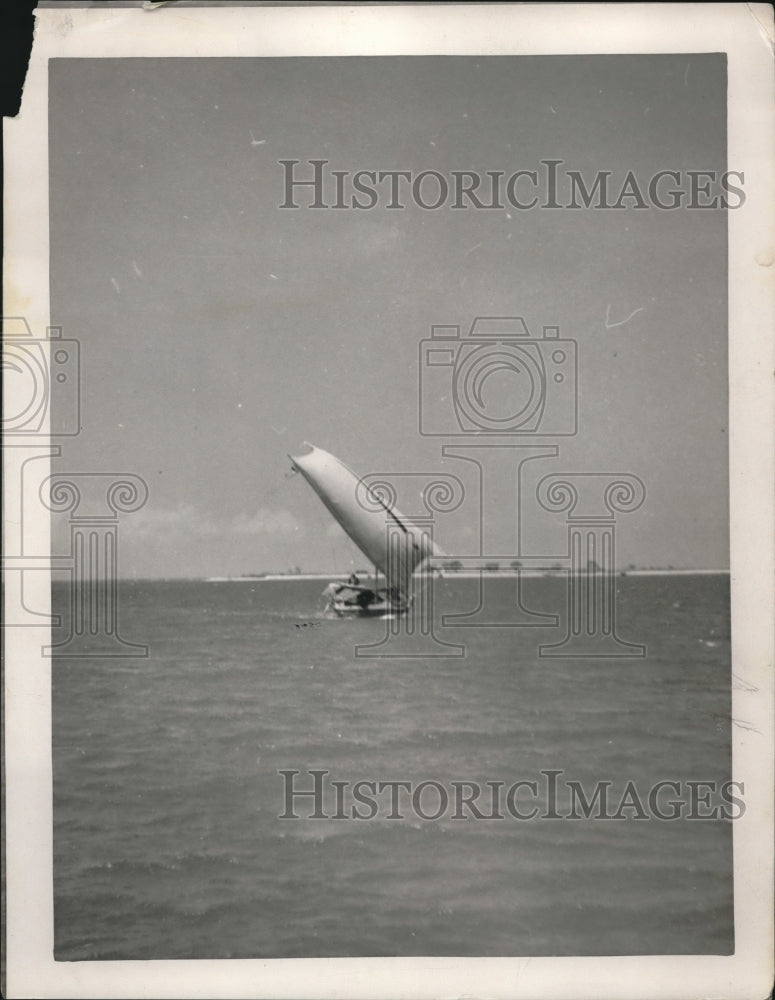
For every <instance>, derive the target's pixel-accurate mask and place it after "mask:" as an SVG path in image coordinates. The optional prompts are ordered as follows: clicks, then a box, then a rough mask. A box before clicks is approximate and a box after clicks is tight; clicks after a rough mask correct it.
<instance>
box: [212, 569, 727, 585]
mask: <svg viewBox="0 0 775 1000" xmlns="http://www.w3.org/2000/svg"><path fill="white" fill-rule="evenodd" d="M434 572H435V573H436V575H437V576H440V577H442V578H444V579H460V580H476V579H478V578H479V577H480V576H483V575H486V576H488V577H502V578H516V576H517V575H518V571H517V570H513V569H498V570H493V569H484V568H482V569H478V570H477V569H465V570H452V569H443V570H436V571H434ZM567 572H568V571H567V569H523V570H521V571H519V575H521V576H522V577H523V578H524V577H534V578H535V577H553V576H563V575H564V574H565V573H567ZM351 575H352V574H351V573H257V574H255V575H248V574H246V575H244V576H207V577H204V578H202V579H203V580H204V582H205V583H264V582H266V583H277V582H278V581H285V580H347V579H348V578H349V577H350V576H351ZM356 575H357V577H358V579H359V580H372V579H374V576H373V574H372V573H357V574H356ZM613 575H614V576H729V570H728V569H620V570H616V571H615V572H614V574H613Z"/></svg>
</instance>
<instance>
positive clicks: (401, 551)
mask: <svg viewBox="0 0 775 1000" xmlns="http://www.w3.org/2000/svg"><path fill="white" fill-rule="evenodd" d="M308 447H309V448H310V449H311V450H310V451H309V452H308V453H307V454H306V455H300V456H298V457H297V456H293V455H290V456H289V458H290V459H291V461H292V462H293V465H294V468H296V469H298V471H299V472H301V474H302V475H303V476H304V478H305V479H306V480H307V482H308V483H309V484H310V486H311V487H312V489H313V490H314V491H315V493H317V495H318V496H319V497H320V499H321V501H322V502H323V504H324V505H325V506H326V508H327V509H328V511H329V512H330V513H331V514H332V516H333V517H334V518H335V519H336V521H337V522H338V523H339V524H340V525H341V526H342V528H343V529H344V530H345V532H346V533H347V534H348V535H349V537H350V538H351V539H352V541H353V542H354V543H355V544H356V545H357V546H358V548H359V549H360V550H361V552H362V553H363V554H364V556H366V558H367V559H369V560H370V561H371V562H372V563H373V564H374V568H375V570H379V571H381V572H382V575H383V576H384V577H385V581H386V583H387V586H388V587H389V588H396V589H397V590H398V591H399V593H401V594H402V595H404V596H408V594H409V587H410V579H411V575H412V573H413V572H414V570H415V568H416V567H417V566H418V565H419V564H420V563H421V562H422V561H423V559H426V558H427V557H428V556H431V555H437V554H438V552H437V549H436V547H435V546H434V545H433V543H432V542H431V541H430V539H429V537H428V535H427V534H426V533H425V532H423V531H422V530H421V529H420V528H419V527H418V526H417V525H415V524H412V522H411V521H410V520H409V519H408V518H406V517H404V515H403V514H401V512H400V511H398V510H395V509H393V508H390V507H388V506H387V504H384V503H383V502H382V501H381V500H380V499H379V498H378V497H376V496H375V497H374V498H373V501H374V502H373V504H372V505H371V507H370V508H368V509H367V508H366V507H364V506H363V505H362V504H361V503H359V501H358V497H357V492H356V491H357V489H358V484H359V482H360V480H359V479H358V477H357V476H356V475H355V473H354V472H352V471H351V470H350V469H348V468H347V466H346V465H345V464H344V463H343V462H340V461H339V459H338V458H335V457H334V456H333V455H330V454H329V453H328V452H327V451H323V449H322V448H316V447H315V446H314V445H308ZM389 546H390V556H389V555H388V547H389ZM375 584H376V580H375Z"/></svg>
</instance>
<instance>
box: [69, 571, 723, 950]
mask: <svg viewBox="0 0 775 1000" xmlns="http://www.w3.org/2000/svg"><path fill="white" fill-rule="evenodd" d="M323 586H324V584H323V583H321V582H320V581H307V580H293V579H288V580H285V581H263V582H262V581H259V580H250V581H247V580H246V581H242V582H195V581H190V582H186V581H179V582H161V581H152V582H131V583H129V582H123V583H122V584H121V587H120V629H121V632H122V635H123V637H124V638H125V639H126V640H127V641H131V642H139V643H145V644H147V645H148V647H149V655H148V656H147V657H145V658H143V657H140V658H131V657H126V658H113V659H92V658H63V657H59V658H55V659H54V661H53V664H52V674H53V762H54V854H55V857H54V895H55V955H56V958H57V959H59V960H86V959H171V958H230V957H234V958H258V957H299V956H390V955H464V956H479V955H490V956H496V955H514V956H517V955H536V956H539V955H543V956H547V955H621V954H635V955H646V954H667V953H673V954H675V953H678V954H680V953H684V954H696V953H708V954H728V953H730V952H731V951H732V950H733V947H734V939H733V907H732V904H733V896H732V890H733V884H732V828H733V826H734V821H733V819H729V818H724V817H719V818H716V819H695V820H691V819H689V818H687V816H686V814H685V812H684V813H682V815H681V816H680V817H679V818H677V819H675V820H661V819H659V818H656V817H655V816H654V815H653V814H651V812H650V811H649V810H648V809H647V812H648V815H647V816H646V817H645V818H643V817H640V818H637V816H636V813H637V811H638V810H637V809H625V810H623V811H622V813H621V814H620V816H619V817H618V818H617V819H606V818H595V815H594V813H593V814H592V815H591V816H590V818H588V819H587V818H584V817H583V815H582V816H580V818H577V819H571V818H567V817H564V816H563V813H566V812H567V794H566V793H567V787H566V785H565V784H564V783H565V782H566V781H567V780H575V781H578V782H579V783H580V786H581V787H583V789H584V790H585V792H587V793H588V794H590V793H592V792H593V791H594V789H595V788H596V787H597V783H599V782H610V783H611V792H612V793H614V792H615V795H614V804H615V802H616V800H617V798H618V796H619V795H620V793H621V790H622V789H623V788H624V787H625V785H626V783H627V782H633V784H634V787H635V788H636V789H637V791H638V792H639V793H640V794H642V796H643V798H644V799H645V797H646V796H647V794H648V792H649V789H650V788H652V787H653V786H654V784H655V783H656V782H659V781H667V780H672V781H677V782H679V783H680V791H681V795H683V796H684V797H685V796H686V783H687V782H689V781H715V782H718V783H721V782H723V781H726V780H728V779H729V778H730V777H731V772H730V768H731V749H730V748H731V719H730V704H731V672H730V634H729V582H728V577H726V576H723V575H719V576H659V577H654V576H652V577H631V576H628V577H621V578H617V615H618V621H617V630H618V633H619V635H620V636H621V638H622V639H623V640H626V641H630V642H634V643H641V644H643V645H645V646H646V655H645V656H644V657H630V658H628V657H621V658H595V657H592V658H586V659H580V658H579V659H564V658H547V657H542V656H540V655H539V653H538V647H539V646H540V645H541V644H542V643H543V644H547V643H551V642H557V641H559V639H561V638H562V635H563V634H564V632H563V629H564V620H563V618H562V617H561V620H560V623H559V625H558V626H557V627H555V628H550V627H537V628H536V627H533V628H502V627H500V628H498V627H491V628H484V627H480V628H474V627H472V628H442V627H441V623H440V622H439V621H437V624H436V631H437V633H438V635H439V638H440V639H442V640H443V641H446V642H449V643H457V644H460V645H463V646H464V647H465V649H464V653H465V655H463V656H418V657H414V658H410V657H403V658H402V657H393V656H386V655H383V656H365V657H364V656H358V655H356V654H355V647H356V646H357V645H360V646H367V645H369V644H374V643H377V642H379V641H380V640H381V639H384V638H385V636H386V629H387V628H388V627H389V626H388V624H387V623H386V622H384V621H380V620H365V619H359V620H354V621H345V620H340V619H337V620H329V619H327V618H326V617H325V616H324V614H323V612H322V604H321V601H320V591H321V590H322V589H323ZM478 586H479V584H478V582H477V581H471V580H443V581H440V582H439V584H438V587H439V588H440V589H439V591H438V593H437V594H436V598H437V599H436V606H437V612H438V611H439V609H443V610H445V611H448V610H449V609H450V608H451V609H452V610H455V608H457V610H466V608H468V609H470V608H473V607H476V600H477V594H476V593H475V591H476V588H478ZM488 586H490V587H491V588H493V590H494V595H495V601H496V604H497V602H501V606H502V609H505V610H508V609H509V608H510V607H511V606H512V605H513V603H514V588H515V582H514V580H508V579H499V580H494V581H492V582H489V581H488ZM524 591H525V592H524V594H523V599H524V600H525V602H526V603H527V605H528V606H531V607H535V608H541V609H542V610H545V611H549V610H551V611H555V612H559V613H562V610H563V608H564V605H565V581H564V580H563V579H560V578H555V579H551V578H547V579H536V580H527V581H525V582H524ZM492 597H493V595H492V592H491V593H490V595H489V597H488V599H489V600H492ZM54 598H55V605H56V606H57V609H58V610H59V611H60V612H62V613H63V615H64V619H65V620H64V624H63V630H62V631H63V632H64V631H66V629H67V606H68V601H69V592H68V590H67V589H66V588H65V587H59V586H55V592H54ZM496 610H497V609H496ZM496 617H497V616H496ZM55 639H56V636H55ZM390 648H391V647H390V646H389V644H388V646H387V647H384V650H383V651H384V652H389V650H390ZM426 652H427V649H426ZM312 770H318V771H325V772H327V774H326V776H325V781H326V782H331V781H333V780H336V781H340V782H342V783H349V784H347V785H346V787H345V784H342V786H341V787H342V788H343V789H345V791H346V795H347V798H346V799H343V811H344V813H345V818H340V819H334V818H331V817H332V814H334V813H336V812H337V811H338V810H337V806H336V803H335V801H334V798H333V797H332V796H333V795H334V789H333V787H332V786H330V785H326V795H327V796H328V799H327V801H326V804H325V807H324V810H323V811H324V812H325V814H326V815H325V818H322V819H312V818H309V813H310V812H311V811H313V810H314V801H313V798H312V797H307V798H303V797H296V798H295V799H293V800H292V803H291V804H292V810H291V811H292V812H295V813H296V814H297V815H299V817H300V818H299V819H289V818H285V819H282V818H280V817H281V815H282V814H283V813H284V811H285V809H286V805H287V803H286V792H287V781H288V776H287V775H285V776H283V775H282V774H281V773H280V772H281V771H297V772H299V773H298V774H297V775H296V776H295V778H294V779H293V780H294V781H295V782H296V784H295V785H294V786H293V788H295V789H297V790H298V789H302V788H303V789H307V790H310V789H313V787H314V784H313V782H314V778H313V777H312V776H311V775H310V771H312ZM551 771H554V772H558V773H559V776H558V778H557V779H555V780H558V781H559V782H560V787H561V789H563V791H562V792H561V793H560V794H559V797H558V799H557V802H556V803H555V809H556V811H557V812H558V814H559V817H558V818H551V817H545V818H542V816H541V815H539V816H537V817H534V818H532V819H524V820H523V819H517V818H514V816H512V815H511V814H510V813H509V811H508V809H507V808H506V806H505V803H504V801H503V800H501V803H500V812H501V813H503V814H504V818H503V819H497V818H492V819H490V818H475V816H474V815H472V814H471V811H470V810H469V809H465V810H463V812H464V816H463V817H462V818H461V817H457V818H455V817H454V816H453V809H452V806H450V808H449V809H448V810H447V811H446V812H445V814H444V815H441V816H440V817H439V818H438V819H427V818H423V816H422V815H419V814H418V812H417V810H414V809H413V808H412V807H411V802H409V804H408V805H407V803H406V802H402V804H401V806H400V811H401V817H400V818H394V819H390V818H389V812H390V810H389V808H388V807H383V803H384V802H385V801H386V799H385V796H381V797H380V799H379V803H380V808H379V810H378V814H377V815H376V816H375V817H374V818H373V819H370V820H359V819H354V818H353V817H352V808H351V807H352V802H351V798H350V790H351V789H352V785H353V783H355V782H357V781H359V780H361V781H372V782H378V781H383V782H391V781H399V780H400V781H407V782H411V783H413V785H412V787H416V786H417V784H418V783H419V782H423V781H426V782H436V783H437V784H438V785H440V786H442V787H443V788H444V789H445V790H451V789H452V788H453V784H452V783H453V782H455V781H458V782H466V781H469V782H475V783H478V784H479V785H480V786H481V787H482V788H485V786H486V782H493V783H495V784H496V786H497V783H498V782H502V783H504V784H503V787H502V789H501V791H502V793H503V794H504V795H505V792H506V790H507V789H508V788H509V787H510V786H511V785H512V784H513V783H514V782H516V781H518V780H524V781H535V783H536V790H537V791H536V794H535V795H533V796H531V788H530V786H523V788H522V793H525V794H526V795H527V798H524V797H520V798H519V799H518V800H517V799H515V800H514V801H513V802H512V804H516V803H517V802H518V803H519V810H520V811H521V812H523V813H528V812H530V806H531V803H532V804H533V805H536V804H537V805H538V806H540V807H541V813H542V814H543V813H546V812H547V805H548V802H547V798H546V797H547V795H548V794H549V792H548V790H547V780H548V779H547V778H546V773H547V772H551ZM429 787H430V786H429ZM522 793H520V794H521V795H522ZM434 794H437V793H434V790H433V788H430V790H429V791H427V794H425V795H424V796H423V799H422V809H421V812H424V813H425V814H426V815H431V814H433V813H434V812H435V810H436V804H437V803H439V802H440V801H441V800H440V798H435V799H434ZM563 796H564V797H563ZM669 798H670V796H669V795H668V796H667V799H669ZM487 801H488V799H487V798H485V797H483V798H482V799H481V800H480V801H479V811H480V812H482V813H487V811H488V809H487ZM388 805H389V803H388ZM361 811H362V812H368V810H364V809H362V810H361ZM549 811H550V812H551V810H549Z"/></svg>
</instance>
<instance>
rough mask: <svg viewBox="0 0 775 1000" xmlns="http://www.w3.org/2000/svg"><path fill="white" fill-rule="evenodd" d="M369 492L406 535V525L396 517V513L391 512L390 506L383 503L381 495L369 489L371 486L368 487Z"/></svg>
mask: <svg viewBox="0 0 775 1000" xmlns="http://www.w3.org/2000/svg"><path fill="white" fill-rule="evenodd" d="M369 493H370V494H371V496H372V499H373V500H375V501H376V502H377V503H378V504H379V505H380V507H381V508H382V509H383V510H384V511H385V512H386V513H387V515H388V517H391V518H392V519H393V520H394V521H395V523H396V524H397V525H398V527H399V528H400V529H401V531H403V533H404V534H405V535H408V534H409V529H408V528H407V527H406V525H405V524H404V523H403V522H402V521H400V520H399V519H398V518H397V517H396V515H395V514H394V513H393V511H392V510H391V509H390V507H388V505H387V504H386V503H385V501H384V500H383V499H382V497H381V496H379V495H378V494H377V493H375V492H374V491H373V490H372V489H371V487H369Z"/></svg>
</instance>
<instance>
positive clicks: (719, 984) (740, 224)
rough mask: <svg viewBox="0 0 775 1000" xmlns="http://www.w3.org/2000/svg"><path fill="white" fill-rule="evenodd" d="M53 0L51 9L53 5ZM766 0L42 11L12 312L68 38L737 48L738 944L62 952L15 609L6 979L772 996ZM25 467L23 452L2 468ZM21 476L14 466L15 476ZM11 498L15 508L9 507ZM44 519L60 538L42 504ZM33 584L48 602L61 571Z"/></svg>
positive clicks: (432, 47) (26, 118) (40, 711)
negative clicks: (366, 953) (287, 953)
mask: <svg viewBox="0 0 775 1000" xmlns="http://www.w3.org/2000/svg"><path fill="white" fill-rule="evenodd" d="M53 7H55V8H56V9H53ZM774 39H775V33H774V32H773V14H772V9H771V7H770V6H769V5H767V4H737V3H730V4H569V5H565V4H563V5H559V4H558V5H553V4H547V5H539V4H535V5H534V4H526V5H521V4H498V5H491V6H489V5H484V4H483V5H476V6H467V5H456V4H453V5H414V4H412V5H385V6H371V5H363V6H359V7H346V6H331V7H327V6H322V5H320V6H318V5H313V6H311V7H304V6H281V7H267V6H262V7H251V6H227V5H217V8H216V7H207V6H189V5H176V4H171V5H166V6H162V7H160V8H158V9H152V10H144V9H143V8H142V7H140V6H135V5H133V6H125V7H120V6H119V7H114V6H112V5H108V4H105V5H99V6H88V7H82V6H80V5H77V4H74V5H68V4H63V3H57V4H55V5H52V6H48V7H45V6H44V7H43V8H41V9H39V10H38V11H37V12H36V30H35V38H34V45H33V51H32V57H31V60H30V66H29V71H28V76H27V80H26V84H25V89H24V94H23V102H22V110H21V113H20V115H19V116H18V118H16V119H13V120H8V121H6V123H5V144H6V145H5V149H6V161H5V162H6V168H5V180H6V223H5V246H6V259H5V261H4V290H5V307H4V312H5V314H6V315H7V316H25V317H26V318H27V320H28V322H29V324H30V327H31V328H32V329H33V330H45V329H46V328H47V327H48V326H49V324H50V322H51V319H50V316H49V291H48V289H49V282H48V269H49V233H48V225H49V212H48V60H49V59H51V58H87V57H88V58H121V57H137V56H145V57H183V56H187V57H202V58H206V57H223V56H230V57H249V56H252V57H255V56H271V57H277V58H282V57H284V56H291V55H294V56H298V55H304V56H332V55H399V54H401V55H412V54H414V55H429V54H433V55H477V54H478V55H508V54H515V55H516V54H534V55H537V54H572V53H585V54H594V53H615V54H629V53H632V54H635V53H649V52H660V53H671V52H672V53H678V52H681V53H684V52H687V53H689V52H690V53H697V52H725V53H726V54H727V60H728V163H729V166H730V168H731V169H735V170H744V172H745V192H746V203H745V205H744V206H742V207H741V208H740V209H739V210H737V211H734V212H729V214H728V223H729V386H730V494H731V496H730V501H731V525H730V529H731V593H732V622H733V627H732V640H733V641H732V664H733V671H734V673H735V675H736V677H737V678H738V679H740V681H741V683H740V684H738V685H736V688H735V690H734V691H733V718H738V719H745V720H746V728H741V727H739V726H733V777H734V778H735V779H736V780H738V781H744V782H745V801H746V812H745V814H744V816H742V817H741V818H738V819H737V820H736V821H735V823H734V898H735V942H736V944H735V954H734V955H731V956H712V955H711V956H708V955H704V956H691V955H682V956H658V955H653V956H643V955H639V956H632V957H627V956H623V957H585V958H567V957H562V958H529V957H521V958H432V957H428V958H388V959H363V958H357V959H356V958H347V959H313V958H310V959H298V960H288V959H273V960H264V959H256V960H213V961H177V960H169V961H144V962H139V961H109V962H102V961H88V962H55V961H54V927H53V889H52V886H53V828H52V821H53V815H52V761H51V660H50V658H46V657H44V656H43V655H41V648H42V647H43V646H44V645H46V644H47V643H48V642H50V632H49V630H48V629H47V628H45V627H33V628H25V629H6V635H5V646H6V654H7V655H6V677H5V685H6V690H5V706H6V722H5V739H6V757H5V760H6V765H5V769H6V829H7V847H6V851H7V854H6V858H7V921H6V929H7V995H8V996H9V997H22V996H38V997H81V998H87V997H138V996H148V997H245V996H253V997H295V998H306V997H315V998H317V997H325V998H328V997H332V998H333V997H342V998H344V997H374V998H381V997H385V998H393V997H418V998H425V997H441V996H465V995H468V996H477V997H493V998H500V997H504V998H505V997H517V998H522V997H524V998H543V997H547V998H549V997H551V998H554V1000H562V998H578V1000H585V998H590V1000H592V998H595V1000H597V998H601V997H619V998H636V997H637V998H640V997H655V998H656V997H670V998H671V1000H684V998H685V1000H694V998H699V997H703V996H710V995H713V996H716V997H720V998H721V997H724V998H730V1000H731V998H737V997H740V998H746V1000H750V998H751V997H754V996H764V995H765V993H766V992H767V991H768V990H769V988H770V984H771V976H772V963H773V959H772V948H773V916H772V914H773V846H772V845H773V804H772V787H773V753H772V751H773V708H772V705H773V664H772V646H773V638H772V637H773V609H774V608H775V592H774V590H773V552H774V551H775V535H774V528H773V525H775V516H774V514H773V493H772V486H773V482H774V481H775V475H773V471H774V464H775V394H774V392H773V378H772V373H773V371H774V370H775V350H774V347H773V336H772V331H773V329H775V322H774V320H775V295H774V294H773V290H774V289H775V285H774V284H773V282H774V281H775V127H774V126H775V101H774V100H773V96H774V90H775V87H774V84H773V44H774ZM9 468H10V467H9V466H8V465H6V471H8V469H9ZM6 485H7V486H8V485H12V484H8V483H7V484H6ZM5 516H6V517H11V516H12V512H11V511H9V509H8V508H6V515H5ZM35 531H36V533H38V538H39V540H40V542H41V545H42V547H43V549H44V550H48V548H49V543H48V539H49V522H48V517H47V512H46V511H44V510H43V509H41V511H40V516H39V517H38V519H37V523H36V524H35ZM31 575H32V576H33V577H35V578H36V580H35V582H34V583H33V586H34V588H35V589H34V592H33V593H31V595H30V596H31V599H32V601H33V602H34V605H35V606H36V607H39V608H46V607H50V584H49V578H48V576H47V575H46V574H45V573H36V574H31Z"/></svg>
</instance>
